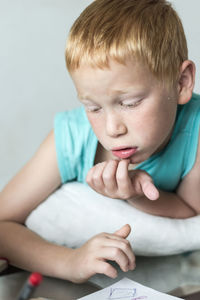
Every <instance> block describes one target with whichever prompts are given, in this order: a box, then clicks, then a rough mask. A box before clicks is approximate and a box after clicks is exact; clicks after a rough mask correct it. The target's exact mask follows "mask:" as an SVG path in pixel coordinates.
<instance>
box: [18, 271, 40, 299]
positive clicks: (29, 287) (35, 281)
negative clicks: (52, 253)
mask: <svg viewBox="0 0 200 300" xmlns="http://www.w3.org/2000/svg"><path fill="white" fill-rule="evenodd" d="M41 281H42V275H41V274H39V273H32V274H31V275H30V276H29V278H28V280H27V281H26V283H25V285H24V286H23V288H22V290H21V292H20V294H19V296H18V298H17V300H28V299H29V298H30V296H31V294H32V293H33V292H34V290H35V288H36V287H37V286H38V285H39V284H40V283H41Z"/></svg>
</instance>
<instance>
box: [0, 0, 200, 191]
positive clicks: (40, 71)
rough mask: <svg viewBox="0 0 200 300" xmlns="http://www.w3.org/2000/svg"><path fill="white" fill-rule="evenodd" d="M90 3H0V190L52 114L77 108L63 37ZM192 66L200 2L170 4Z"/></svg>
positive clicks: (199, 43) (198, 58)
mask: <svg viewBox="0 0 200 300" xmlns="http://www.w3.org/2000/svg"><path fill="white" fill-rule="evenodd" d="M91 2H92V1H89V0H73V1H67V0H0V83H1V86H0V188H1V187H3V186H4V185H5V183H6V182H7V181H8V180H9V179H10V178H11V177H12V176H13V175H14V174H15V173H16V172H17V171H18V170H19V169H20V168H21V167H22V166H23V165H24V163H25V162H26V161H27V160H28V159H29V158H30V157H31V156H32V155H33V154H34V152H35V151H36V149H37V148H38V146H39V144H40V143H41V142H42V140H43V139H44V137H45V136H46V135H47V133H48V132H49V131H50V129H51V128H52V127H53V117H54V114H55V112H57V111H61V110H65V109H66V108H73V107H75V106H77V105H78V101H77V99H76V93H75V89H74V87H73V85H72V81H71V79H70V77H69V75H68V74H67V71H66V68H65V61H64V48H65V40H66V37H67V33H68V31H69V29H70V26H71V25H72V23H73V21H74V20H75V18H76V17H77V16H78V15H79V14H80V12H81V11H82V9H83V8H85V7H86V6H87V5H88V4H89V3H91ZM172 2H173V3H174V5H175V7H176V8H177V11H178V12H179V13H180V16H181V18H182V21H183V24H184V27H185V31H186V35H187V38H188V44H189V53H190V58H191V59H192V60H194V61H195V62H196V64H197V81H196V87H195V91H196V92H200V81H199V73H200V38H199V37H200V21H199V11H200V2H199V1H197V0H190V1H188V0H173V1H172Z"/></svg>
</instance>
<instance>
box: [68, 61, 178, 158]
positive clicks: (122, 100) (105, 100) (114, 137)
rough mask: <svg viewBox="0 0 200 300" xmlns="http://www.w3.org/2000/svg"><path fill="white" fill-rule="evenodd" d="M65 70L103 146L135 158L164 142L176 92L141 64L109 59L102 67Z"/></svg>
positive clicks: (123, 156) (168, 133)
mask: <svg viewBox="0 0 200 300" xmlns="http://www.w3.org/2000/svg"><path fill="white" fill-rule="evenodd" d="M71 75H72V79H73V81H74V84H75V86H76V89H77V92H78V97H79V99H80V101H81V102H82V104H83V105H84V106H85V109H86V113H87V116H88V119H89V121H90V123H91V126H92V128H93V130H94V132H95V134H96V136H97V138H98V140H99V142H100V143H101V144H102V145H103V147H104V148H105V149H107V150H108V151H111V152H112V151H114V150H116V148H117V151H114V152H112V154H113V155H117V156H118V157H121V158H130V162H131V163H132V164H137V163H140V162H142V161H144V160H146V159H147V158H149V157H150V156H151V155H152V154H154V153H156V152H158V151H160V150H161V149H162V148H163V147H164V146H165V145H166V144H167V142H168V141H169V138H170V136H171V133H172V129H173V125H174V122H175V117H176V109H177V95H176V92H175V91H173V90H170V91H169V89H167V88H165V87H163V86H162V85H161V84H160V85H159V82H158V80H157V79H155V77H154V76H153V75H152V74H151V73H150V71H149V70H148V69H147V68H146V67H144V66H141V64H136V63H133V62H131V61H128V62H127V63H126V65H122V64H119V63H117V62H115V61H110V68H108V69H107V68H105V69H99V68H92V67H90V66H81V67H80V68H79V69H77V70H75V71H73V72H72V74H71ZM125 148H128V149H127V150H122V149H125Z"/></svg>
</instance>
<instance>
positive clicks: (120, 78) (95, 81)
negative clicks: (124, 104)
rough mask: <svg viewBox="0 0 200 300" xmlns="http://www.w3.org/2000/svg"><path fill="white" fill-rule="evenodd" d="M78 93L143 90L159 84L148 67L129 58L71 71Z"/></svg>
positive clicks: (83, 95) (82, 94) (83, 94)
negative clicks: (106, 66)
mask: <svg viewBox="0 0 200 300" xmlns="http://www.w3.org/2000/svg"><path fill="white" fill-rule="evenodd" d="M71 76H72V80H73V81H74V84H75V87H76V89H77V92H78V94H79V95H80V96H81V97H85V94H87V93H88V94H94V93H102V92H107V93H117V92H118V91H128V90H129V89H134V90H136V91H137V90H141V89H144V88H147V87H152V86H155V85H157V84H158V80H157V79H156V78H155V77H154V76H153V75H152V74H151V72H150V71H149V70H148V68H147V67H146V66H144V65H142V64H141V63H139V62H133V61H131V60H127V61H126V63H125V64H121V63H118V62H116V61H114V60H110V62H109V67H108V68H103V69H100V68H94V67H91V66H89V65H82V66H80V67H79V68H78V69H76V70H75V71H73V72H71Z"/></svg>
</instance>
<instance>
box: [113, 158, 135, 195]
mask: <svg viewBox="0 0 200 300" xmlns="http://www.w3.org/2000/svg"><path fill="white" fill-rule="evenodd" d="M128 165H129V160H128V159H123V160H121V161H120V162H119V163H118V168H117V172H116V180H117V186H118V191H119V193H120V194H121V197H122V198H123V199H127V198H129V197H130V196H131V194H130V193H131V190H132V184H131V180H130V178H129V175H128Z"/></svg>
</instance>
